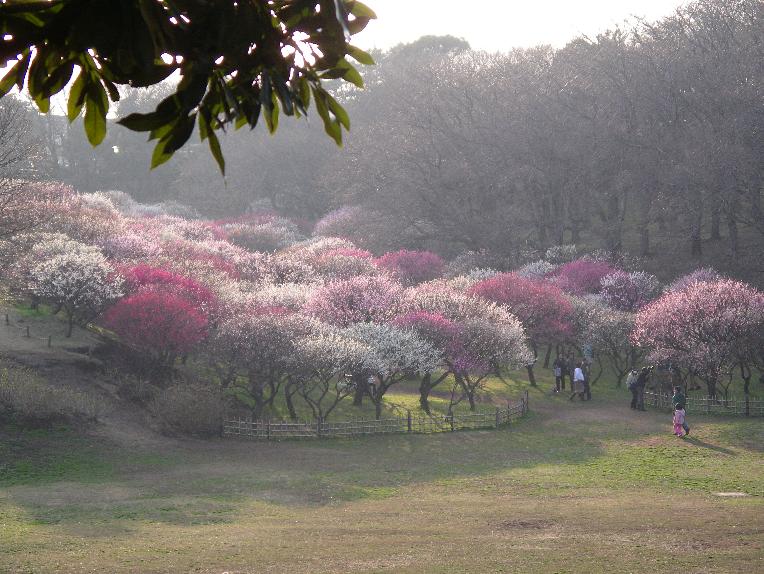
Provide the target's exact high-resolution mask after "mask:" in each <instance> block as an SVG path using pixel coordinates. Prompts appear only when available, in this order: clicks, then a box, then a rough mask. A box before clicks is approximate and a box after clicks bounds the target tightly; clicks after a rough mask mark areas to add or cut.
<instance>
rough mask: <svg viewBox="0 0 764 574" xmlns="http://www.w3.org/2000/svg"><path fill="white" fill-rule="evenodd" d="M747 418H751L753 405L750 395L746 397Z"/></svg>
mask: <svg viewBox="0 0 764 574" xmlns="http://www.w3.org/2000/svg"><path fill="white" fill-rule="evenodd" d="M745 416H747V417H750V416H751V403H750V400H749V397H748V395H746V396H745Z"/></svg>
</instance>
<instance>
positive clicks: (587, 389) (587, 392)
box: [581, 359, 592, 401]
mask: <svg viewBox="0 0 764 574" xmlns="http://www.w3.org/2000/svg"><path fill="white" fill-rule="evenodd" d="M590 367H591V363H590V362H589V361H588V360H586V359H585V360H583V361H581V371H582V372H583V373H584V394H583V395H582V396H583V398H584V400H587V401H590V400H592V389H591V386H590V385H589V381H590V378H589V375H590V374H591V369H590Z"/></svg>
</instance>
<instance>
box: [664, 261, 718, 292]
mask: <svg viewBox="0 0 764 574" xmlns="http://www.w3.org/2000/svg"><path fill="white" fill-rule="evenodd" d="M720 279H723V277H722V275H721V274H720V273H719V272H718V271H717V270H716V269H714V268H713V267H701V268H700V269H696V270H695V271H693V272H691V273H688V274H686V275H682V276H681V277H679V278H678V279H675V280H674V282H673V283H671V285H669V286H668V287H666V291H683V290H684V289H686V288H687V287H689V286H690V285H692V284H693V283H710V282H712V281H718V280H720Z"/></svg>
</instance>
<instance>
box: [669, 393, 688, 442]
mask: <svg viewBox="0 0 764 574" xmlns="http://www.w3.org/2000/svg"><path fill="white" fill-rule="evenodd" d="M686 403H687V399H686V398H685V396H684V394H683V393H682V387H674V396H673V397H671V404H672V405H673V406H674V411H676V410H677V408H679V409H681V411H682V428H683V429H684V434H687V435H688V434H690V425H688V424H687V412H686V410H685V406H686Z"/></svg>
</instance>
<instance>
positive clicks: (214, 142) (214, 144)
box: [207, 129, 225, 175]
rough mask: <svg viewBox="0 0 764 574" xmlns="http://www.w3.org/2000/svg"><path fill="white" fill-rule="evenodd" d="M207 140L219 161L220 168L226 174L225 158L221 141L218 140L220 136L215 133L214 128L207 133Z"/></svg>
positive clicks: (213, 155)
mask: <svg viewBox="0 0 764 574" xmlns="http://www.w3.org/2000/svg"><path fill="white" fill-rule="evenodd" d="M207 140H208V142H209V144H210V152H212V157H214V158H215V161H216V162H217V163H218V168H220V173H222V174H223V175H225V158H224V157H223V151H222V150H221V149H220V142H219V141H218V136H217V135H216V134H215V130H214V129H211V130H210V131H209V132H208V133H207Z"/></svg>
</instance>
